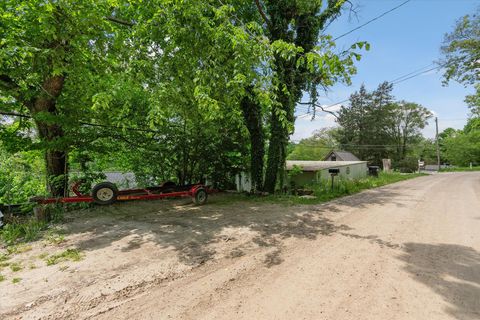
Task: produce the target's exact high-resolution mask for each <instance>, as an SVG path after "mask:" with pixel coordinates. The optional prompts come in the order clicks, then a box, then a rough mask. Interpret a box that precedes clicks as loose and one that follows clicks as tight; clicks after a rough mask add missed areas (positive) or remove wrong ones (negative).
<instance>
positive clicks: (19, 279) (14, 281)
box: [12, 278, 22, 283]
mask: <svg viewBox="0 0 480 320" xmlns="http://www.w3.org/2000/svg"><path fill="white" fill-rule="evenodd" d="M20 281H22V278H13V279H12V283H19V282H20Z"/></svg>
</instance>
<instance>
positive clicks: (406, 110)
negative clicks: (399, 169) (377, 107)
mask: <svg viewBox="0 0 480 320" xmlns="http://www.w3.org/2000/svg"><path fill="white" fill-rule="evenodd" d="M387 108H388V111H389V115H388V118H387V119H383V121H388V122H389V124H388V125H387V127H386V130H387V134H388V136H389V137H390V138H391V139H392V142H393V144H394V145H395V146H396V147H395V149H396V156H395V159H396V160H403V159H405V157H406V156H407V146H408V145H410V144H413V143H414V142H418V141H420V140H421V139H420V138H421V132H420V130H421V129H423V128H425V126H426V125H427V124H428V120H429V119H430V118H431V117H432V113H431V112H430V111H429V110H428V109H427V108H425V107H423V106H421V105H419V104H416V103H412V102H406V101H400V102H397V103H392V104H390V105H388V107H387Z"/></svg>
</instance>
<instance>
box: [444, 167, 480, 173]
mask: <svg viewBox="0 0 480 320" xmlns="http://www.w3.org/2000/svg"><path fill="white" fill-rule="evenodd" d="M465 171H480V167H471V168H470V167H451V168H442V169H440V172H465Z"/></svg>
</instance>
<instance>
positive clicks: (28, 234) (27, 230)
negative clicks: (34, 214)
mask: <svg viewBox="0 0 480 320" xmlns="http://www.w3.org/2000/svg"><path fill="white" fill-rule="evenodd" d="M45 227H46V224H45V222H41V221H30V222H29V223H26V224H24V225H23V233H24V241H26V242H30V241H34V240H37V239H38V238H39V237H40V231H42V230H44V229H45Z"/></svg>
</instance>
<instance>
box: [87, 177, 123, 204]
mask: <svg viewBox="0 0 480 320" xmlns="http://www.w3.org/2000/svg"><path fill="white" fill-rule="evenodd" d="M117 197H118V189H117V186H116V185H115V184H113V183H111V182H101V183H99V184H97V185H95V186H94V187H93V189H92V198H93V201H94V202H95V203H97V204H101V205H108V204H112V203H114V202H115V201H117Z"/></svg>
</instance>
